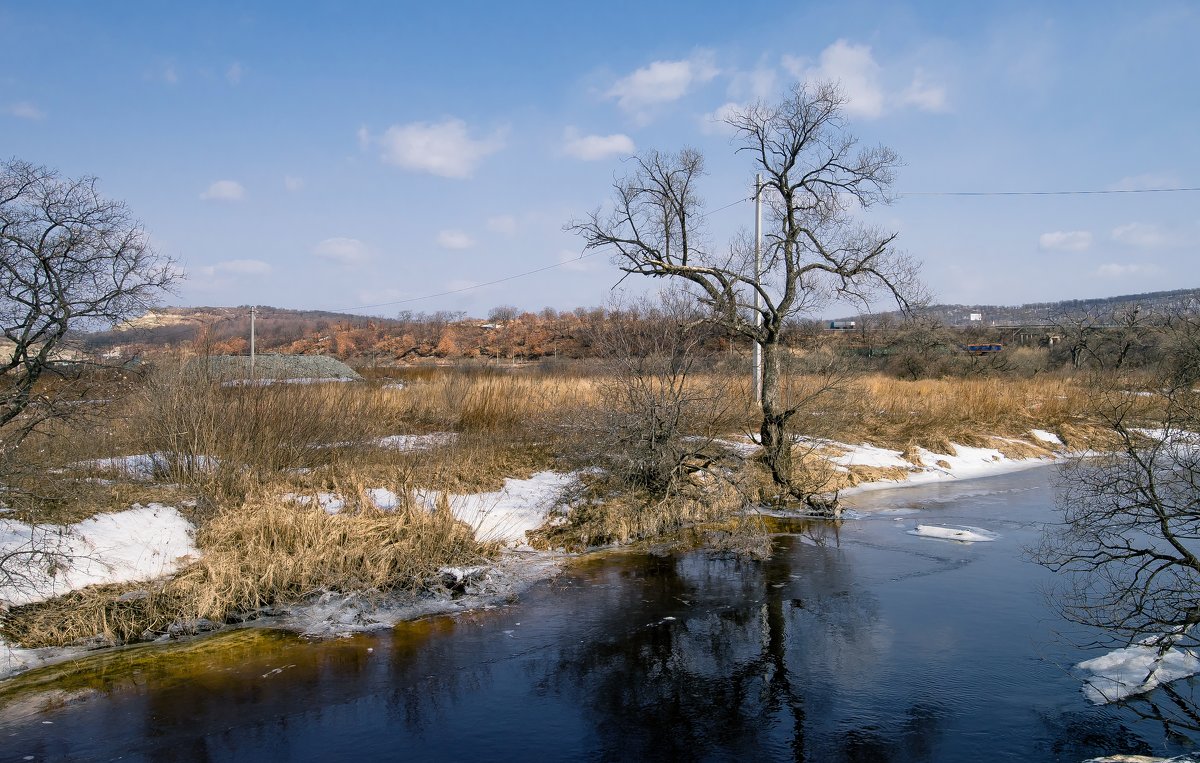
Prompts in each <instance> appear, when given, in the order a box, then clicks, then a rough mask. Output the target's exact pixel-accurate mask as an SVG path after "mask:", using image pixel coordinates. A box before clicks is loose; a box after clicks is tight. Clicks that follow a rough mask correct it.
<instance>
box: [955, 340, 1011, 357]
mask: <svg viewBox="0 0 1200 763" xmlns="http://www.w3.org/2000/svg"><path fill="white" fill-rule="evenodd" d="M963 349H965V350H966V351H967V352H969V353H970V354H972V355H994V354H995V353H997V352H1001V351H1002V350H1003V349H1004V345H1002V344H1000V343H999V342H990V343H988V344H968V345H965V346H964V347H963Z"/></svg>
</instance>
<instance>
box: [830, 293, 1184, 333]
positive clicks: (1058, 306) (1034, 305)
mask: <svg viewBox="0 0 1200 763" xmlns="http://www.w3.org/2000/svg"><path fill="white" fill-rule="evenodd" d="M1197 300H1200V289H1176V290H1174V291H1152V292H1147V293H1145V294H1124V295H1121V296H1117V297H1097V298H1095V299H1068V300H1063V301H1061V302H1030V303H1028V304H1024V305H931V306H930V307H927V308H924V309H922V310H921V314H922V315H926V316H928V317H930V318H934V319H936V320H938V321H939V322H940V323H943V324H945V325H947V326H966V325H970V324H971V323H972V321H971V315H972V314H973V313H975V314H979V315H981V316H982V317H981V320H982V322H983V324H984V325H988V326H992V325H996V326H1009V325H1019V324H1039V323H1048V322H1052V321H1053V320H1054V319H1055V318H1057V317H1060V316H1064V315H1068V314H1079V313H1085V312H1086V313H1093V314H1096V315H1105V314H1111V313H1113V312H1115V311H1119V310H1123V309H1127V308H1131V307H1134V306H1138V307H1141V308H1142V309H1144V310H1172V309H1175V308H1178V307H1181V306H1183V305H1185V304H1187V303H1189V302H1195V301H1197ZM885 315H887V316H892V317H898V316H896V314H894V313H883V314H876V315H875V316H874V317H875V318H876V319H878V318H881V317H883V316H885ZM855 317H859V318H861V317H863V316H855ZM853 319H854V318H853V317H851V318H849V320H853ZM976 325H978V323H976Z"/></svg>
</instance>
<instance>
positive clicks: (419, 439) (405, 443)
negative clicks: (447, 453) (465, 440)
mask: <svg viewBox="0 0 1200 763" xmlns="http://www.w3.org/2000/svg"><path fill="white" fill-rule="evenodd" d="M456 439H458V434H457V433H455V432H434V433H433V434H394V435H391V436H389V437H383V438H381V439H379V440H376V441H375V445H376V446H378V447H380V448H391V449H393V450H399V451H410V450H428V449H430V448H436V447H439V446H441V445H449V444H450V443H452V442H454V441H455V440H456Z"/></svg>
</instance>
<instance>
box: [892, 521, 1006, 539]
mask: <svg viewBox="0 0 1200 763" xmlns="http://www.w3.org/2000/svg"><path fill="white" fill-rule="evenodd" d="M908 534H909V535H919V536H921V537H923V538H938V539H940V540H954V541H958V542H960V543H984V542H987V541H993V540H996V538H997V537H998V536H997V535H996V533H994V532H991V531H989V530H984V529H983V528H981V527H969V526H967V525H962V526H959V527H954V526H943V525H917V526H916V528H915V529H912V530H909V531H908Z"/></svg>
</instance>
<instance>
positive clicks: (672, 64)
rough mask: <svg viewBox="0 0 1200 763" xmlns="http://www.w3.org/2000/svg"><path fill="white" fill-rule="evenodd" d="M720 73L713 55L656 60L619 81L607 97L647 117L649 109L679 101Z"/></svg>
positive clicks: (703, 53) (639, 115) (626, 108)
mask: <svg viewBox="0 0 1200 763" xmlns="http://www.w3.org/2000/svg"><path fill="white" fill-rule="evenodd" d="M718 74H720V70H719V69H718V68H717V67H716V66H715V65H714V64H713V60H712V54H710V53H707V52H700V53H697V54H696V55H694V56H692V57H691V58H687V59H683V60H681V61H654V62H653V63H651V64H649V65H647V66H643V67H642V68H640V69H638V70H637V71H635V72H634V73H633V74H630V75H629V76H627V77H623V78H621V79H619V80H617V82H616V84H614V85H613V86H612V87H611V88H610V89H609V91H608V92H607V93H606V95H607V97H609V98H615V99H616V100H617V105H618V106H620V107H621V108H622V109H624V110H625V111H627V112H629V113H631V114H634V115H636V116H638V117H639V118H644V116H645V114H644V112H645V109H646V108H647V107H650V106H656V105H659V104H663V103H670V102H671V101H677V100H679V99H680V98H682V97H683V96H685V95H687V94H688V92H689V91H690V90H691V89H692V88H694V87H695V86H696V85H702V84H704V83H705V82H708V81H709V80H711V79H712V78H713V77H716V76H717V75H718Z"/></svg>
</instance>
